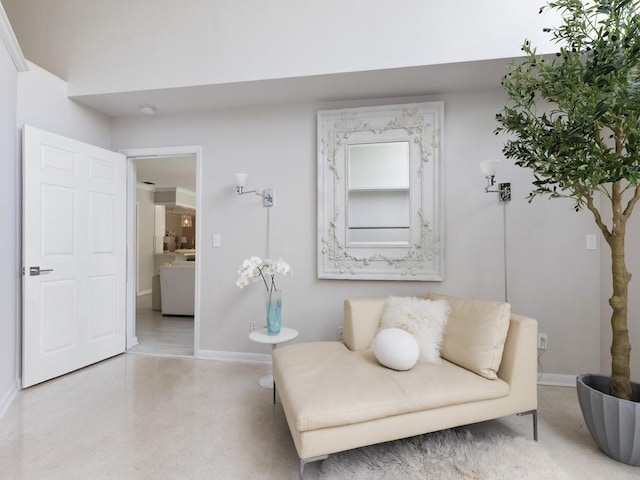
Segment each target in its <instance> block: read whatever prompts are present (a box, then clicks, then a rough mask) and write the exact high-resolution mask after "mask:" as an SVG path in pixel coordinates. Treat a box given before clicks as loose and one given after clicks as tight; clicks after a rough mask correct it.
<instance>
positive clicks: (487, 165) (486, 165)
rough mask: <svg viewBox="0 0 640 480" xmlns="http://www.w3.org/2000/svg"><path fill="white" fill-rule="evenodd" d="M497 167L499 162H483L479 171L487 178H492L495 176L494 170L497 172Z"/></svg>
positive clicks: (493, 160)
mask: <svg viewBox="0 0 640 480" xmlns="http://www.w3.org/2000/svg"><path fill="white" fill-rule="evenodd" d="M498 165H500V160H495V159H492V160H485V161H484V162H481V163H480V170H482V173H484V174H485V176H487V177H489V176H493V175H495V174H496V170H498Z"/></svg>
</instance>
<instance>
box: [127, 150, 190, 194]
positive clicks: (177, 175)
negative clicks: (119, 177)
mask: <svg viewBox="0 0 640 480" xmlns="http://www.w3.org/2000/svg"><path fill="white" fill-rule="evenodd" d="M134 162H135V166H136V180H137V183H143V182H151V183H153V184H154V185H150V186H153V187H157V188H159V187H178V188H182V189H185V190H189V191H191V192H195V191H196V157H195V155H191V154H189V155H177V156H167V157H137V158H135V159H134Z"/></svg>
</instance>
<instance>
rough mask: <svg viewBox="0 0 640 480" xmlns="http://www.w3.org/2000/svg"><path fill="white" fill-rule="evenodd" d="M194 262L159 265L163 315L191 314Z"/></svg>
mask: <svg viewBox="0 0 640 480" xmlns="http://www.w3.org/2000/svg"><path fill="white" fill-rule="evenodd" d="M195 283H196V263H195V262H184V263H173V264H171V265H163V266H161V267H160V292H161V303H162V314H163V315H184V316H193V314H194V310H195Z"/></svg>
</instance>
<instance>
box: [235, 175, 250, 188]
mask: <svg viewBox="0 0 640 480" xmlns="http://www.w3.org/2000/svg"><path fill="white" fill-rule="evenodd" d="M247 176H248V175H247V174H246V173H236V187H244V184H245V183H247Z"/></svg>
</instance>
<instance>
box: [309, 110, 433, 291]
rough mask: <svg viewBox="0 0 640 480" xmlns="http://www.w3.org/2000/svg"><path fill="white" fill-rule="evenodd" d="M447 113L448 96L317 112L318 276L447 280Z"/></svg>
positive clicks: (332, 277) (362, 278)
mask: <svg viewBox="0 0 640 480" xmlns="http://www.w3.org/2000/svg"><path fill="white" fill-rule="evenodd" d="M443 118H444V104H443V102H430V103H414V104H405V105H388V106H381V107H365V108H348V109H340V110H325V111H320V112H318V278H326V279H351V280H420V281H442V280H443V279H444V251H443V250H444V237H443V235H444V218H443V211H444V206H443V202H442V187H441V183H442V181H441V180H442V179H441V177H442V157H441V151H440V149H441V146H442V136H443ZM374 152H375V153H374ZM380 152H388V153H380ZM390 165H397V166H398V168H397V169H396V168H395V167H393V168H392V169H391V170H390V169H389V166H390ZM407 165H408V169H409V170H408V175H407V174H405V171H406V168H407ZM399 169H404V170H403V171H400V170H399ZM376 172H378V173H376Z"/></svg>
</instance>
